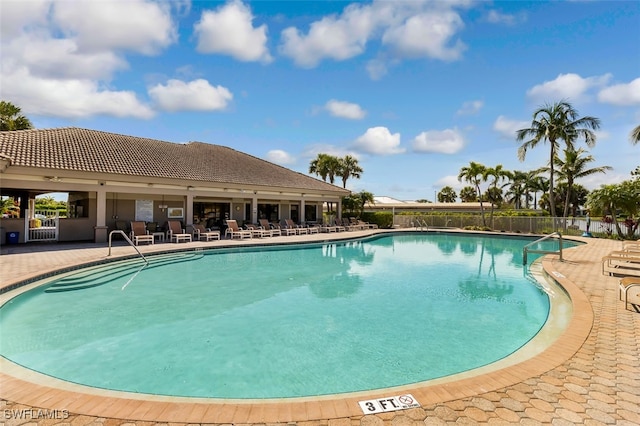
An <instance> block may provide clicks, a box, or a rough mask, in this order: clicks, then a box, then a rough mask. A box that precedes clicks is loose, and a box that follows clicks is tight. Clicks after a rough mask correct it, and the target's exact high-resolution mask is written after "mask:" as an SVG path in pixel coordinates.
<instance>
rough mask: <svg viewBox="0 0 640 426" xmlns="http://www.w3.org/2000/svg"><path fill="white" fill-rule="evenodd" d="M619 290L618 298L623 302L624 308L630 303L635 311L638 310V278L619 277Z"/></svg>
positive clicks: (639, 289) (639, 307) (639, 301)
mask: <svg viewBox="0 0 640 426" xmlns="http://www.w3.org/2000/svg"><path fill="white" fill-rule="evenodd" d="M619 291H620V300H622V301H623V302H624V308H625V309H627V307H628V306H629V304H631V306H633V309H635V310H636V312H640V278H636V277H624V278H620V284H619Z"/></svg>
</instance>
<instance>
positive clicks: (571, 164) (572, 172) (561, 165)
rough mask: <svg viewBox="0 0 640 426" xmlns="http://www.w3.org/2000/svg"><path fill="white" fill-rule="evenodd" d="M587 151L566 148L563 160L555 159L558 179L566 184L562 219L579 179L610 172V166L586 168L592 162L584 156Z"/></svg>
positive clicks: (564, 216) (590, 156)
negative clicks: (575, 183)
mask: <svg viewBox="0 0 640 426" xmlns="http://www.w3.org/2000/svg"><path fill="white" fill-rule="evenodd" d="M586 152H587V151H585V150H584V149H582V148H579V149H577V150H575V149H570V148H567V149H565V150H564V160H562V159H561V158H559V157H556V159H555V164H556V166H558V177H559V178H561V179H563V180H564V181H566V182H567V197H566V198H565V202H564V213H563V216H562V217H563V218H565V219H566V218H567V216H568V214H569V204H571V201H570V200H571V198H572V195H573V194H572V192H573V185H574V182H575V181H576V180H578V179H580V178H583V177H587V176H591V175H593V174H596V173H606V172H607V170H611V169H612V168H611V167H610V166H601V167H594V168H592V169H588V168H587V163H590V162H592V161H594V158H593V156H592V155H585V156H583V154H585V153H586Z"/></svg>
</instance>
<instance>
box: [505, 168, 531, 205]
mask: <svg viewBox="0 0 640 426" xmlns="http://www.w3.org/2000/svg"><path fill="white" fill-rule="evenodd" d="M527 178H528V174H527V173H526V172H523V171H520V170H514V171H513V172H511V175H510V176H509V179H510V182H509V183H507V185H509V190H508V191H507V193H506V194H505V195H506V196H507V197H508V198H507V200H508V201H509V202H511V203H513V206H514V207H515V209H516V210H517V209H521V208H522V198H523V197H524V198H525V204H526V206H527V207H529V198H530V195H529V188H528V187H527Z"/></svg>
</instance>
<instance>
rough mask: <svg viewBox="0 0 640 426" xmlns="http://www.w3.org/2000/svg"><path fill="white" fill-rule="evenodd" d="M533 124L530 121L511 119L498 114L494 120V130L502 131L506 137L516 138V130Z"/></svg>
mask: <svg viewBox="0 0 640 426" xmlns="http://www.w3.org/2000/svg"><path fill="white" fill-rule="evenodd" d="M530 126H531V123H530V122H526V121H516V120H510V119H508V118H507V117H505V116H504V115H500V116H498V118H496V121H494V122H493V130H495V131H496V132H498V133H500V134H501V135H502V136H503V137H504V138H506V139H511V140H515V139H516V132H517V131H518V130H520V129H526V128H528V127H530Z"/></svg>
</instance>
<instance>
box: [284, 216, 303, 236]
mask: <svg viewBox="0 0 640 426" xmlns="http://www.w3.org/2000/svg"><path fill="white" fill-rule="evenodd" d="M284 222H285V223H286V224H287V229H293V231H294V233H295V234H296V235H302V234H308V233H309V230H308V229H307V228H305V227H302V226H300V225H298V224H297V223H295V222H294V221H293V219H285V220H284Z"/></svg>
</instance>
